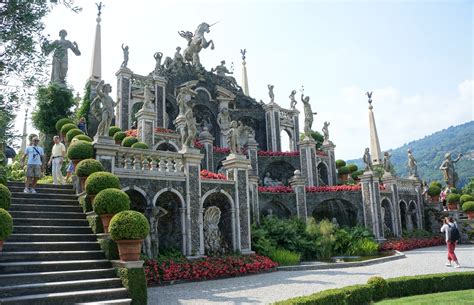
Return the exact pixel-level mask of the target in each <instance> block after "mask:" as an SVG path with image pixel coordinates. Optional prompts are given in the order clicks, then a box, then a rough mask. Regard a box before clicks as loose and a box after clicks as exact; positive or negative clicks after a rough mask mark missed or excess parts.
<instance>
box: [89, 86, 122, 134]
mask: <svg viewBox="0 0 474 305" xmlns="http://www.w3.org/2000/svg"><path fill="white" fill-rule="evenodd" d="M96 91H97V96H96V97H95V98H94V100H93V101H92V103H91V109H92V114H93V115H94V117H95V118H96V119H97V120H98V121H99V122H100V123H99V126H98V127H97V133H96V134H95V136H94V139H95V140H98V139H99V137H100V136H108V135H109V127H110V124H111V123H112V120H113V118H114V108H115V106H116V103H115V102H114V100H113V99H112V97H110V95H109V93H110V92H112V86H110V84H105V82H104V81H103V80H101V81H100V83H98V84H97V87H96ZM101 105H102V106H101Z"/></svg>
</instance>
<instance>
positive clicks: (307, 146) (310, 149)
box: [298, 138, 318, 186]
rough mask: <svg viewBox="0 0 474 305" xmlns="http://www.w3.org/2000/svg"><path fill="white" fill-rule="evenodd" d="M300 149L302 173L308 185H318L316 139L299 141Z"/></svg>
mask: <svg viewBox="0 0 474 305" xmlns="http://www.w3.org/2000/svg"><path fill="white" fill-rule="evenodd" d="M298 148H299V151H300V162H301V174H302V176H303V177H304V178H306V183H307V185H308V186H316V185H318V168H317V164H316V141H314V140H313V139H308V138H305V139H304V140H303V141H301V142H299V143H298Z"/></svg>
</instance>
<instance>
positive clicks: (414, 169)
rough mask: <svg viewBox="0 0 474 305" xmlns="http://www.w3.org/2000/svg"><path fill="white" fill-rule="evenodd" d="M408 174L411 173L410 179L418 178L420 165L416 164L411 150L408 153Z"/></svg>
mask: <svg viewBox="0 0 474 305" xmlns="http://www.w3.org/2000/svg"><path fill="white" fill-rule="evenodd" d="M407 152H408V172H409V173H410V177H418V165H417V163H416V159H415V157H414V156H413V153H412V152H411V149H409V150H408V151H407Z"/></svg>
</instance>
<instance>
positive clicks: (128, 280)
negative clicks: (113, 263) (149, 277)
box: [116, 268, 148, 305]
mask: <svg viewBox="0 0 474 305" xmlns="http://www.w3.org/2000/svg"><path fill="white" fill-rule="evenodd" d="M116 270H117V275H118V276H119V277H120V279H121V280H122V285H123V287H125V288H127V290H128V296H129V297H130V298H131V299H132V305H146V304H147V298H148V295H147V286H146V277H145V271H144V270H143V268H134V269H127V268H117V269H116Z"/></svg>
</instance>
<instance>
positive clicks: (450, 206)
mask: <svg viewBox="0 0 474 305" xmlns="http://www.w3.org/2000/svg"><path fill="white" fill-rule="evenodd" d="M457 209H458V204H457V203H448V210H450V211H456V210H457Z"/></svg>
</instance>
